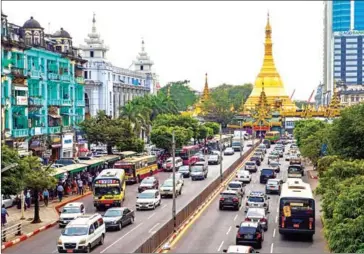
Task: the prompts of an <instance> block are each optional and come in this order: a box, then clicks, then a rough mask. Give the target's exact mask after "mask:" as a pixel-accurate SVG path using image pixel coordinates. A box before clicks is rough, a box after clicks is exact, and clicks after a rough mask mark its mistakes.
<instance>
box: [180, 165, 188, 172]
mask: <svg viewBox="0 0 364 254" xmlns="http://www.w3.org/2000/svg"><path fill="white" fill-rule="evenodd" d="M178 171H179V172H186V171H189V168H188V166H183V167H180V168H179V169H178Z"/></svg>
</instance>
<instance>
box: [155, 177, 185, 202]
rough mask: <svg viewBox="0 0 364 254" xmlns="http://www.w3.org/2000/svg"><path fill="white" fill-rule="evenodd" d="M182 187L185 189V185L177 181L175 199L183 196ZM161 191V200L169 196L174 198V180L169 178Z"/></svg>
mask: <svg viewBox="0 0 364 254" xmlns="http://www.w3.org/2000/svg"><path fill="white" fill-rule="evenodd" d="M182 187H183V184H182V183H181V182H180V181H178V180H177V179H176V184H175V188H176V192H175V197H177V196H178V195H182ZM159 191H160V194H161V198H164V197H167V196H168V197H173V179H171V178H169V179H167V180H165V181H164V183H163V184H162V185H161V187H160V188H159Z"/></svg>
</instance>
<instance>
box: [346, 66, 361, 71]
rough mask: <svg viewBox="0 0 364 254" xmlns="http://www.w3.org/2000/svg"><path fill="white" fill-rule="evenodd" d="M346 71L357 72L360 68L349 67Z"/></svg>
mask: <svg viewBox="0 0 364 254" xmlns="http://www.w3.org/2000/svg"><path fill="white" fill-rule="evenodd" d="M346 70H347V71H356V70H358V67H356V66H348V67H346Z"/></svg>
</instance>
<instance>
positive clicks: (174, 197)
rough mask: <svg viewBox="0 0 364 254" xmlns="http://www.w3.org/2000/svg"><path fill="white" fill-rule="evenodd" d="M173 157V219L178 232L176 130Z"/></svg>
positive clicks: (173, 141)
mask: <svg viewBox="0 0 364 254" xmlns="http://www.w3.org/2000/svg"><path fill="white" fill-rule="evenodd" d="M172 156H173V161H172V163H173V167H172V168H173V204H172V217H173V231H174V232H176V227H177V223H176V166H175V159H176V142H175V140H174V130H173V132H172Z"/></svg>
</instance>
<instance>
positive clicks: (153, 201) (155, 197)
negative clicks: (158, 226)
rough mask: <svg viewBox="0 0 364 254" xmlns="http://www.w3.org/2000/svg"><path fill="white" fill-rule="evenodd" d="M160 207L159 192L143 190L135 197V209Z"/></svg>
mask: <svg viewBox="0 0 364 254" xmlns="http://www.w3.org/2000/svg"><path fill="white" fill-rule="evenodd" d="M160 205H161V195H160V193H159V190H145V191H143V192H142V193H140V194H139V195H138V196H137V201H136V209H137V211H138V210H144V209H153V210H154V209H155V208H156V207H157V206H160Z"/></svg>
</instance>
